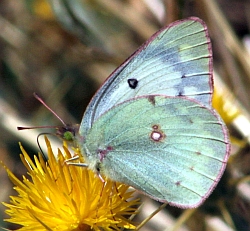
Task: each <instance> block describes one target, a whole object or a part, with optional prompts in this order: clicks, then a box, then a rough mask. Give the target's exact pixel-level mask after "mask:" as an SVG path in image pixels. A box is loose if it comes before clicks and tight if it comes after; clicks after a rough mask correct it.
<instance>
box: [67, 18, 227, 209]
mask: <svg viewBox="0 0 250 231" xmlns="http://www.w3.org/2000/svg"><path fill="white" fill-rule="evenodd" d="M212 72H213V70H212V48H211V43H210V38H209V36H208V31H207V27H206V25H205V23H204V22H203V21H202V20H201V19H199V18H195V17H191V18H188V19H186V20H180V21H176V22H174V23H172V24H170V25H169V26H168V27H165V28H163V29H161V30H160V31H158V32H157V33H156V34H154V35H153V36H152V37H151V38H150V39H149V40H148V41H147V42H146V43H144V44H143V45H142V46H141V47H140V48H139V49H138V50H137V51H136V52H135V53H134V54H133V55H132V56H131V57H130V58H128V59H127V60H126V61H125V62H124V63H123V64H122V65H121V66H120V67H118V68H117V69H116V70H115V71H114V72H113V73H112V74H111V75H110V77H109V78H108V79H107V80H106V82H105V83H104V84H103V86H102V87H101V88H100V89H99V91H98V92H97V93H96V94H95V96H94V97H93V99H92V101H91V102H90V104H89V106H88V107H87V109H86V111H85V114H84V116H83V119H82V122H81V125H80V127H79V132H78V133H77V132H76V135H75V139H76V140H77V143H78V145H79V147H80V149H81V153H82V155H83V156H84V158H85V160H86V163H84V164H81V165H82V166H88V167H89V168H90V169H92V170H93V171H94V172H97V173H98V174H99V175H102V176H105V177H107V178H110V179H111V180H113V181H117V182H121V183H125V184H128V185H131V186H132V187H134V188H135V189H137V190H139V191H141V192H142V193H144V194H146V195H148V196H150V197H152V198H153V199H155V200H158V201H161V202H169V204H170V205H173V206H177V207H181V208H193V207H197V206H199V205H200V204H201V203H202V202H203V201H204V200H205V199H206V198H207V197H208V196H209V195H210V194H211V192H212V191H213V189H214V188H215V186H216V185H217V183H218V181H219V179H220V178H221V176H222V174H223V171H224V169H225V167H226V163H227V159H228V156H229V151H230V142H229V136H228V131H227V128H226V126H225V124H224V123H223V121H222V119H221V118H220V117H219V115H218V114H217V113H216V112H215V111H214V110H213V109H212V106H211V98H212V93H213V78H212ZM67 129H69V128H66V130H67ZM69 130H70V129H69ZM70 131H71V130H70Z"/></svg>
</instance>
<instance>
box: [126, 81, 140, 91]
mask: <svg viewBox="0 0 250 231" xmlns="http://www.w3.org/2000/svg"><path fill="white" fill-rule="evenodd" d="M128 85H129V87H130V88H132V89H135V88H136V87H137V86H138V80H137V79H128Z"/></svg>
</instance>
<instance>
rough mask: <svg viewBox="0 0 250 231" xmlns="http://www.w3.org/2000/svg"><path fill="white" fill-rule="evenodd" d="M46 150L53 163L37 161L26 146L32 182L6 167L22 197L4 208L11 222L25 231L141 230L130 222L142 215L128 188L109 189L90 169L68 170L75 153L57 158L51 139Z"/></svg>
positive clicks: (109, 184) (112, 185)
mask: <svg viewBox="0 0 250 231" xmlns="http://www.w3.org/2000/svg"><path fill="white" fill-rule="evenodd" d="M46 145H47V148H48V162H47V163H46V162H45V161H44V160H43V158H42V157H41V155H39V158H37V157H36V156H35V157H34V161H32V160H31V159H30V157H29V156H28V154H27V153H26V152H25V150H24V149H23V147H22V146H21V145H20V147H21V151H22V154H21V155H20V156H21V159H22V162H23V164H24V165H25V167H26V168H27V170H28V174H29V176H30V178H31V180H29V179H28V178H26V177H25V176H23V181H20V180H19V179H17V178H16V176H15V175H14V174H13V173H12V172H11V171H10V170H9V169H8V168H7V167H5V168H6V170H7V173H8V175H9V178H10V179H11V181H12V182H13V183H14V185H15V187H14V189H15V190H16V191H17V193H18V194H19V195H18V196H11V197H10V203H3V204H4V205H5V206H6V207H7V208H8V209H6V213H7V214H8V215H9V216H10V218H9V219H6V221H8V222H11V223H15V224H19V225H21V226H22V228H20V229H19V230H25V231H27V230H36V231H41V230H53V231H54V230H60V231H63V230H75V231H77V230H79V231H80V230H91V229H92V230H120V228H129V229H135V226H134V225H133V224H132V223H131V221H130V220H129V219H128V218H127V217H129V216H130V215H132V214H135V213H136V208H135V207H136V206H137V205H138V203H139V202H138V200H134V199H131V196H132V193H133V191H128V186H126V185H123V184H119V183H114V182H111V181H109V180H107V181H106V182H105V184H104V183H103V182H102V181H101V180H100V179H99V178H98V177H96V175H95V174H94V173H93V172H92V171H90V170H88V169H87V168H83V167H76V166H71V165H67V164H66V163H65V160H67V159H69V158H71V154H70V152H69V150H68V149H67V147H66V146H63V149H64V154H62V152H61V151H60V150H59V151H58V156H57V158H55V156H54V154H53V152H52V149H51V146H50V142H49V140H48V139H47V138H46Z"/></svg>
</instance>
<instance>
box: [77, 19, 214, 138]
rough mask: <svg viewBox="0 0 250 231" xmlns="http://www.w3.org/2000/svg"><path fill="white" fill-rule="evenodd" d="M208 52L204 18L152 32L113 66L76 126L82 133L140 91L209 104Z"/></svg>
mask: <svg viewBox="0 0 250 231" xmlns="http://www.w3.org/2000/svg"><path fill="white" fill-rule="evenodd" d="M212 89H213V84H212V52H211V44H210V39H209V37H208V32H207V28H206V25H205V24H204V22H203V21H202V20H200V19H198V18H190V19H187V20H181V21H177V22H174V23H172V24H170V25H169V26H168V27H166V28H163V29H162V30H160V31H159V32H157V33H156V34H155V35H153V36H152V37H151V38H150V39H149V40H148V41H147V42H146V43H145V44H143V45H142V46H141V47H140V48H139V49H138V50H137V51H136V52H135V53H134V54H133V55H132V56H131V57H130V58H129V59H128V60H127V61H125V62H124V63H123V64H122V65H121V66H120V67H119V68H117V69H116V70H115V71H114V72H113V73H112V74H111V76H110V77H109V78H108V79H107V81H106V82H105V83H104V84H103V86H102V87H101V88H100V90H99V91H98V92H97V93H96V95H95V96H94V97H93V99H92V101H91V102H90V104H89V106H88V108H87V110H86V112H85V115H84V117H83V121H82V124H81V128H80V133H82V135H83V134H85V133H86V131H87V130H88V129H89V128H90V127H91V126H92V124H93V123H94V121H95V120H96V119H97V118H98V117H99V116H100V115H102V114H103V113H104V112H106V111H107V110H109V109H110V108H112V107H114V106H115V105H117V104H119V103H122V102H124V101H126V100H128V99H132V98H135V97H138V96H143V95H155V94H162V95H166V96H186V97H188V98H192V99H196V100H197V101H199V102H200V103H201V104H203V105H206V106H207V107H211V106H210V104H211V94H212Z"/></svg>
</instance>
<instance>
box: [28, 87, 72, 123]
mask: <svg viewBox="0 0 250 231" xmlns="http://www.w3.org/2000/svg"><path fill="white" fill-rule="evenodd" d="M33 95H34V97H35V98H36V99H37V100H38V101H39V102H40V103H41V104H42V105H43V106H44V107H46V108H47V109H48V110H49V111H50V112H51V113H52V114H53V115H54V116H55V117H56V118H57V119H59V120H60V121H61V123H62V124H63V125H64V126H65V127H66V126H67V124H66V123H65V122H64V121H63V120H62V118H61V117H60V116H59V115H57V114H56V113H55V112H54V111H53V110H52V109H51V108H50V107H49V106H48V105H47V104H46V103H45V102H44V101H43V100H42V98H41V97H40V96H39V95H38V94H37V93H36V92H34V93H33Z"/></svg>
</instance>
